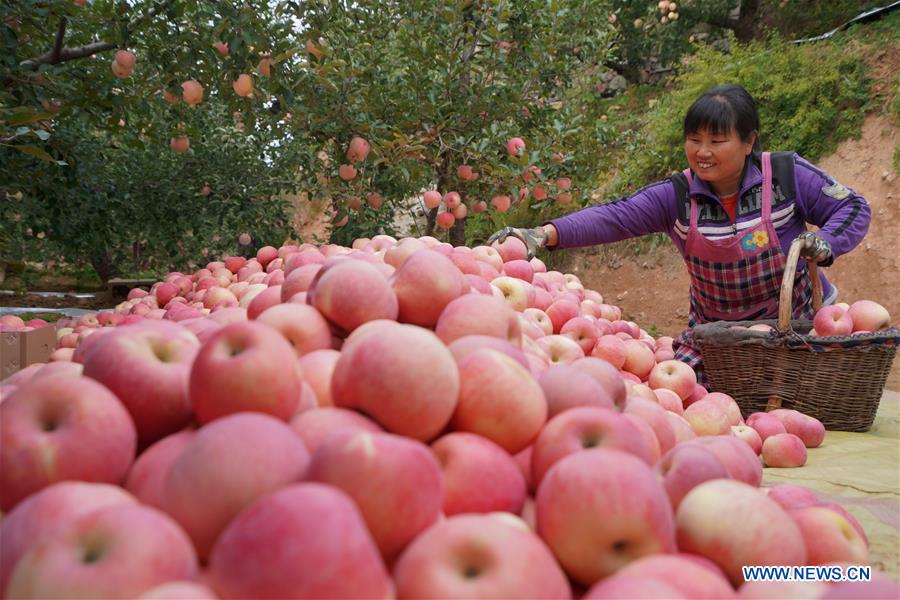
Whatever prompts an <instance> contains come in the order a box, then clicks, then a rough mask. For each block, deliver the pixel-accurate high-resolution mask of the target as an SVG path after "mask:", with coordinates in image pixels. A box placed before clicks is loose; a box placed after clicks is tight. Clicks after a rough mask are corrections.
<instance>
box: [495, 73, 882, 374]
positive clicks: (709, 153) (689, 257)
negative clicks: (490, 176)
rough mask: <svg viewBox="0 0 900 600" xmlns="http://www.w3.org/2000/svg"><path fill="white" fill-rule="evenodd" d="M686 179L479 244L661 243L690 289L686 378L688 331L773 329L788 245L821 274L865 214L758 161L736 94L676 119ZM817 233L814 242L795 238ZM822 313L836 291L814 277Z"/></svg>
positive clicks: (732, 88) (856, 235)
mask: <svg viewBox="0 0 900 600" xmlns="http://www.w3.org/2000/svg"><path fill="white" fill-rule="evenodd" d="M684 153H685V156H686V157H687V161H688V165H689V166H690V168H689V169H685V171H684V172H683V173H678V174H676V175H674V176H672V177H670V178H668V179H666V180H664V181H660V182H657V183H654V184H652V185H650V186H648V187H645V188H644V189H642V190H640V191H638V192H637V193H635V194H633V195H631V196H629V197H627V198H623V199H621V200H617V201H615V202H611V203H609V204H605V205H602V206H592V207H589V208H585V209H583V210H580V211H578V212H575V213H573V214H570V215H567V216H565V217H562V218H560V219H555V220H553V221H550V222H548V223H545V224H544V225H542V226H541V227H536V228H534V229H515V228H512V227H507V228H505V229H503V230H501V231H499V232H497V233H495V234H494V235H493V236H491V239H490V240H488V241H489V243H491V242H494V241H503V240H505V239H506V237H507V236H510V235H512V236H515V237H518V238H520V239H521V240H522V241H524V242H525V244H526V245H527V246H528V252H529V254H530V255H533V254H534V252H535V251H536V250H537V249H538V248H543V247H547V248H552V249H555V248H573V247H578V246H591V245H595V244H605V243H609V242H617V241H620V240H624V239H627V238H631V237H636V236H641V235H646V234H649V233H666V234H668V235H669V237H670V238H672V241H673V242H674V243H675V246H676V247H677V248H678V250H679V251H680V252H681V255H682V257H683V258H684V261H685V264H686V265H687V268H688V273H689V275H690V278H691V287H690V316H689V318H688V327H689V329H687V330H686V331H685V332H684V333H682V335H681V336H680V337H679V338H678V339H677V340H676V341H675V344H674V348H675V357H676V358H678V359H680V360H683V361H685V362H687V363H688V364H690V365H691V366H692V367H694V369H695V370H696V371H697V377H698V381H700V382H701V383H703V381H704V377H703V370H702V359H701V357H700V354H699V352H698V350H697V349H696V348H695V347H694V345H693V339H692V332H691V328H693V327H694V325H696V324H698V323H707V322H710V321H718V320H729V321H740V320H756V319H768V318H776V317H777V314H778V296H779V293H780V289H781V280H782V276H783V273H784V266H785V257H786V255H787V251H788V248H789V247H790V245H791V242H792V241H793V240H794V239H795V238H798V237H799V238H800V239H802V240H803V244H804V245H803V251H802V253H801V256H802V258H804V259H806V260H807V261H815V262H816V263H818V264H819V265H821V266H828V265H830V264H831V263H832V262H833V261H834V259H835V258H836V257H838V256H840V255H841V254H845V253H846V252H849V251H850V250H852V249H853V248H854V247H856V245H857V244H859V242H860V241H861V240H862V238H863V237H864V236H865V234H866V232H867V231H868V228H869V221H870V219H871V211H870V209H869V205H868V204H867V203H866V201H865V199H864V198H863V197H862V196H860V195H859V194H857V193H856V192H854V191H853V190H851V189H848V188H845V187H844V186H842V185H841V184H839V183H837V182H836V181H835V180H834V179H833V178H832V177H830V176H829V175H828V174H827V173H825V172H823V171H821V170H819V169H817V168H816V167H815V166H813V165H812V164H810V163H808V162H806V161H805V160H803V159H802V158H801V157H800V156H798V155H796V154H794V153H787V152H785V153H776V154H771V155H770V154H769V153H761V152H760V146H759V115H758V113H757V109H756V102H755V101H754V100H753V98H752V97H751V96H750V94H748V93H747V91H746V90H744V89H743V88H742V87H740V86H738V85H725V86H720V87H717V88H715V89H713V90H711V91H710V92H707V93H706V94H703V95H702V96H701V97H700V98H698V99H697V100H696V101H695V102H694V104H693V105H692V106H691V108H690V109H689V110H688V112H687V115H686V116H685V119H684ZM807 223H811V224H813V225H816V226H818V227H819V228H820V229H819V230H818V232H817V233H813V232H811V231H807V230H806V225H807ZM819 273H820V274H821V278H822V290H823V296H824V303H825V304H831V303H833V302H834V301H835V298H836V297H837V289H836V288H835V287H834V286H833V285H831V283H830V282H829V281H828V280H827V278H826V277H825V274H824V273H823V271H822V270H819ZM811 291H812V286H811V283H810V277H809V272H808V269H807V266H806V263H803V262H801V266H800V267H798V269H797V274H796V278H795V280H794V302H793V307H794V310H793V315H794V318H811V317H812V314H813V309H812V293H811Z"/></svg>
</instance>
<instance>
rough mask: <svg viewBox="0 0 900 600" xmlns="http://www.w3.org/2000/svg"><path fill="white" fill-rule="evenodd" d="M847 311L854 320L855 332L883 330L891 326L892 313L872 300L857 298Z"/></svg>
mask: <svg viewBox="0 0 900 600" xmlns="http://www.w3.org/2000/svg"><path fill="white" fill-rule="evenodd" d="M847 313H848V314H849V315H850V319H852V321H853V333H860V332H872V331H881V330H882V329H887V328H888V327H890V326H891V315H890V313H888V311H887V309H886V308H885V307H883V306H882V305H880V304H878V303H877V302H873V301H872V300H857V301H856V302H854V303H853V304H851V305H850V308H849V310H848V311H847Z"/></svg>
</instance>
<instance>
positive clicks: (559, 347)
mask: <svg viewBox="0 0 900 600" xmlns="http://www.w3.org/2000/svg"><path fill="white" fill-rule="evenodd" d="M536 342H537V345H538V347H539V348H540V349H541V350H543V352H544V353H545V354H546V356H547V358H548V360H549V361H550V364H551V365H558V364H564V365H565V364H571V363H573V362H575V361H576V360H578V359H579V358H584V350H582V349H581V346H579V345H578V342H576V341H575V340H573V339H572V338H570V337H567V336H563V335H548V336H544V337H542V338H538V339H537V340H536Z"/></svg>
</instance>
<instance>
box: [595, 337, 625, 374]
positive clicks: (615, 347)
mask: <svg viewBox="0 0 900 600" xmlns="http://www.w3.org/2000/svg"><path fill="white" fill-rule="evenodd" d="M591 356H594V357H597V358H602V359H603V360H605V361H606V362H608V363H609V364H611V365H612V366H614V367H615V368H616V369H621V368H622V367H624V366H625V359H626V358H627V356H628V350H627V348H626V346H625V342H624V341H622V340H621V339H619V338H618V337H616V336H614V335H602V336H600V337H599V338H597V343H596V344H595V345H594V348H593V349H592V350H591Z"/></svg>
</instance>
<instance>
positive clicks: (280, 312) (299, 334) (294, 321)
mask: <svg viewBox="0 0 900 600" xmlns="http://www.w3.org/2000/svg"><path fill="white" fill-rule="evenodd" d="M269 289H274V288H269ZM256 320H257V321H258V322H260V323H263V324H265V325H268V326H269V327H271V328H273V329H275V330H276V331H278V333H280V334H281V335H282V336H283V337H284V339H285V340H287V341H288V342H289V343H290V344H291V346H293V348H294V353H295V354H296V356H297V357H298V358H300V357H302V356H304V355H306V354H309V353H311V352H315V351H317V350H328V349H330V348H331V329H330V328H329V326H328V321H326V320H325V317H323V316H322V314H321V313H320V312H319V311H317V310H316V309H315V308H313V307H312V306H309V305H307V304H295V303H293V302H286V303H284V304H275V305H274V306H271V307H269V308H267V309H266V310H264V311H263V312H262V313H261V314H260V315H259V316H258V317H256ZM304 374H307V370H306V369H304ZM309 375H312V374H309ZM317 395H318V394H317Z"/></svg>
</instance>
